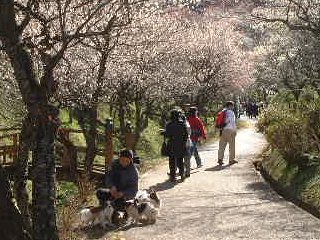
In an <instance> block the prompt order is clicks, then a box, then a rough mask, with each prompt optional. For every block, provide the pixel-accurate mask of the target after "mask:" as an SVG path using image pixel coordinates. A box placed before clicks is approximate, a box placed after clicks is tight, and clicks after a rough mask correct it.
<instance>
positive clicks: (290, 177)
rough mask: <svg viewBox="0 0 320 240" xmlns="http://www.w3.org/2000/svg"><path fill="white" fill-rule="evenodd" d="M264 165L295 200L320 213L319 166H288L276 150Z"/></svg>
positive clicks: (291, 164)
mask: <svg viewBox="0 0 320 240" xmlns="http://www.w3.org/2000/svg"><path fill="white" fill-rule="evenodd" d="M263 165H264V168H265V170H266V171H267V172H268V174H269V175H270V176H271V177H272V178H273V179H274V180H275V181H277V182H278V183H279V184H280V185H282V186H283V188H286V189H289V191H290V193H291V194H292V195H293V196H294V198H296V199H298V200H300V201H302V202H304V203H306V204H308V205H311V206H314V207H315V208H316V209H318V211H320V167H319V166H306V167H299V166H298V165H296V164H293V163H290V164H288V162H287V161H285V160H284V159H283V157H282V156H281V155H280V154H279V153H278V152H277V151H276V150H273V151H272V152H271V153H270V154H269V156H268V157H267V158H266V160H264V161H263Z"/></svg>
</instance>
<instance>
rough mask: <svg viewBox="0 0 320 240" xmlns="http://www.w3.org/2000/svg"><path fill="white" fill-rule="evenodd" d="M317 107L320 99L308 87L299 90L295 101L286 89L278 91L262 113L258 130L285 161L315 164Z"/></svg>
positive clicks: (319, 132) (318, 129) (318, 132)
mask: <svg viewBox="0 0 320 240" xmlns="http://www.w3.org/2000/svg"><path fill="white" fill-rule="evenodd" d="M319 107H320V98H319V96H318V95H317V94H316V93H315V92H314V91H312V90H310V89H306V90H304V91H302V93H301V94H300V98H299V99H298V101H295V100H294V97H293V95H292V94H290V93H288V92H284V93H283V94H278V95H277V96H276V97H274V99H273V101H272V102H271V104H270V106H269V107H268V108H267V109H265V111H264V112H263V113H262V114H261V117H260V119H259V122H258V129H259V130H260V131H263V132H265V133H266V137H267V140H268V142H269V143H270V145H271V146H272V148H273V149H277V150H278V151H279V153H280V154H281V155H282V156H283V157H284V159H285V160H286V161H288V162H290V163H297V164H299V165H308V164H313V165H315V164H317V160H318V159H319V158H318V156H319V151H320V148H319V146H320V145H319V138H320V123H319V120H320V118H319V116H320V113H319V109H320V108H319ZM319 163H320V162H319V161H318V164H319Z"/></svg>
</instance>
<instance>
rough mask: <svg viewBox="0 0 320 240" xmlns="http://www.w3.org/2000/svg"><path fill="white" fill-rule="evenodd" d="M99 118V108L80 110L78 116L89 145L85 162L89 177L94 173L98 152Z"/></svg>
mask: <svg viewBox="0 0 320 240" xmlns="http://www.w3.org/2000/svg"><path fill="white" fill-rule="evenodd" d="M97 116H98V110H97V106H93V107H91V108H85V109H83V110H79V111H78V114H77V117H78V121H79V124H80V127H81V129H82V130H83V134H84V137H85V139H86V145H87V149H86V156H85V162H84V166H85V172H86V174H87V176H90V175H91V173H92V168H93V161H94V158H95V156H96V151H97V146H96V145H97V143H96V142H97V141H96V140H97Z"/></svg>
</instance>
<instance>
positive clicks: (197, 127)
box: [188, 107, 207, 168]
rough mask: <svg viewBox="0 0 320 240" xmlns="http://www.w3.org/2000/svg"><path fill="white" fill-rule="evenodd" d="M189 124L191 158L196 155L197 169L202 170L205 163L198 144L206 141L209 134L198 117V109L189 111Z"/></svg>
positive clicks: (192, 108)
mask: <svg viewBox="0 0 320 240" xmlns="http://www.w3.org/2000/svg"><path fill="white" fill-rule="evenodd" d="M188 122H189V124H190V127H191V136H190V138H191V141H192V145H191V149H190V154H191V156H192V155H194V157H195V159H196V163H197V167H198V168H200V167H202V166H203V163H202V162H201V158H200V156H199V153H198V147H197V146H198V142H199V141H200V139H201V138H203V139H206V138H207V133H206V130H205V127H204V124H203V122H202V120H201V119H200V118H199V116H198V109H197V108H196V107H190V109H189V116H188Z"/></svg>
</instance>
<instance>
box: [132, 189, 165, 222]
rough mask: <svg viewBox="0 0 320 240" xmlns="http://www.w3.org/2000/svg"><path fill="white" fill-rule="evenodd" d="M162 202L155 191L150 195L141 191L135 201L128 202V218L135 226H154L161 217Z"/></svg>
mask: <svg viewBox="0 0 320 240" xmlns="http://www.w3.org/2000/svg"><path fill="white" fill-rule="evenodd" d="M160 206H161V201H160V199H159V197H158V195H157V193H156V192H155V191H153V190H151V191H150V193H148V192H147V191H146V190H142V191H139V192H138V194H137V195H136V198H135V199H134V200H129V201H127V202H126V212H127V214H128V218H129V219H130V218H131V219H132V220H133V223H134V224H137V223H145V224H153V223H155V222H156V220H157V217H158V216H159V211H160Z"/></svg>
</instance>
